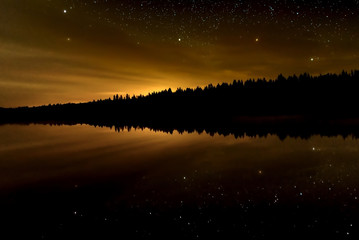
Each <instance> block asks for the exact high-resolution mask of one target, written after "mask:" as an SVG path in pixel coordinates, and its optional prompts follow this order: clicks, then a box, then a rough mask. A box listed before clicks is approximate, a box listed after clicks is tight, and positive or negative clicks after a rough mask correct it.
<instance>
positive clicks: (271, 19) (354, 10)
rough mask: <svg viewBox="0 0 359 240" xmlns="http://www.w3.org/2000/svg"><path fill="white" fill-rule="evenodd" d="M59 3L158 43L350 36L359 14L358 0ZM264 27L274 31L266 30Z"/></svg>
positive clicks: (98, 20)
mask: <svg viewBox="0 0 359 240" xmlns="http://www.w3.org/2000/svg"><path fill="white" fill-rule="evenodd" d="M64 7H65V9H64V10H63V13H64V14H67V13H69V12H68V10H67V9H75V8H76V9H79V10H80V11H81V12H83V13H85V14H87V15H89V16H90V17H91V18H92V19H93V20H94V21H97V22H99V23H105V24H109V25H114V26H116V27H117V28H118V29H119V30H121V31H124V32H127V33H128V34H129V35H130V36H134V37H137V38H147V39H148V38H150V39H158V38H159V40H161V41H173V40H174V39H178V41H181V40H182V39H189V40H193V41H194V40H201V41H202V42H203V41H204V39H206V40H207V42H214V41H215V39H217V36H218V35H221V34H224V33H232V34H237V33H241V34H245V35H252V34H255V32H258V31H259V32H261V33H263V34H278V32H279V31H286V32H287V35H290V36H291V37H301V36H303V35H306V36H307V38H308V39H313V38H314V39H316V40H318V41H319V40H320V41H327V39H328V38H331V39H338V38H343V37H347V36H348V35H353V28H355V29H357V28H358V27H357V26H355V25H353V24H352V22H353V21H356V20H358V16H359V2H358V1H351V2H350V3H344V2H342V1H331V2H327V1H319V0H316V1H303V0H291V1H276V0H261V1H255V2H253V1H246V0H238V1H210V2H209V1H204V0H197V1H183V0H180V1H113V0H104V1H100V0H98V1H92V0H91V1H85V0H84V1H74V0H67V1H65V4H64ZM269 26H270V27H271V28H272V30H274V31H268V30H266V28H268V27H269ZM178 36H183V37H181V38H179V37H178ZM351 37H352V38H355V39H357V38H358V37H359V36H358V35H357V34H355V35H354V36H351ZM258 40H259V39H258V38H257V39H256V41H258ZM188 42H189V41H188ZM191 44H192V43H191Z"/></svg>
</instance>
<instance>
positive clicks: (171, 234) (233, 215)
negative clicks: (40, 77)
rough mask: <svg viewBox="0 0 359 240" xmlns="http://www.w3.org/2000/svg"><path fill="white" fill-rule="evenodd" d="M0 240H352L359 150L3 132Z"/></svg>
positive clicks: (81, 129)
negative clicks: (271, 239) (308, 239)
mask: <svg viewBox="0 0 359 240" xmlns="http://www.w3.org/2000/svg"><path fill="white" fill-rule="evenodd" d="M0 136H1V138H0V189H1V192H0V197H1V198H0V199H1V200H0V204H1V205H0V211H1V216H0V220H1V223H2V224H1V227H0V228H2V229H1V231H0V235H2V236H3V237H1V239H16V238H18V237H27V238H35V239H78V238H84V237H96V238H98V239H118V237H123V238H125V239H158V238H159V237H167V238H169V239H208V238H209V237H211V238H217V239H237V238H238V237H243V239H267V238H269V237H272V236H277V237H278V236H284V237H290V238H292V239H293V238H302V237H308V236H310V237H314V236H317V237H329V238H337V239H355V238H356V237H358V229H359V205H358V204H359V199H358V198H359V175H358V174H359V140H357V139H353V138H346V139H344V138H343V137H340V136H338V137H321V136H312V137H311V138H309V139H299V138H298V139H294V138H286V139H285V140H280V139H279V138H278V137H277V136H270V135H269V136H267V137H265V138H263V137H243V138H237V139H236V138H235V137H233V136H226V137H224V136H219V135H214V136H210V135H208V134H206V133H202V134H198V133H192V134H189V133H183V134H179V133H178V132H174V133H173V134H169V133H163V132H154V131H151V130H149V129H143V130H141V129H137V130H135V129H131V130H130V131H128V130H124V131H120V132H117V131H115V130H114V129H110V128H95V127H93V126H88V125H74V126H65V125H64V126H50V125H4V126H0Z"/></svg>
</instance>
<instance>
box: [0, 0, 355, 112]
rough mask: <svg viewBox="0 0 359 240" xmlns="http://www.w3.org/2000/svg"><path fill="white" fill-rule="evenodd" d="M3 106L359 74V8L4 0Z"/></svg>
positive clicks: (0, 38) (318, 1) (291, 2)
mask: <svg viewBox="0 0 359 240" xmlns="http://www.w3.org/2000/svg"><path fill="white" fill-rule="evenodd" d="M0 9H1V14H0V73H1V74H0V106H2V107H16V106H24V105H29V106H33V105H42V104H49V103H52V104H54V103H66V102H82V101H91V100H93V99H99V98H108V97H111V96H112V95H113V94H115V93H119V94H126V93H129V94H130V95H132V94H136V95H137V94H147V93H148V92H152V91H159V90H163V89H167V88H169V87H171V88H172V89H176V88H177V87H182V88H186V87H197V86H205V85H207V84H209V83H212V84H217V83H221V82H232V81H233V79H242V80H246V79H248V78H258V77H265V78H267V79H268V78H275V77H276V76H277V75H278V74H279V73H282V74H284V75H285V76H288V75H292V74H300V73H303V72H309V73H310V74H314V75H317V74H325V73H327V72H332V73H338V72H340V71H342V70H352V69H358V68H359V24H358V23H359V1H341V0H338V1H326V0H312V1H304V0H287V1H285V0H283V1H275V0H258V1H247V0H233V1H215V0H213V1H211V0H206V1H205V0H187V1H184V0H179V1H173V0H156V1H154V0H152V1H140V0H122V1H118V0H91V1H90V0H62V1H60V0H21V1H14V0H1V1H0Z"/></svg>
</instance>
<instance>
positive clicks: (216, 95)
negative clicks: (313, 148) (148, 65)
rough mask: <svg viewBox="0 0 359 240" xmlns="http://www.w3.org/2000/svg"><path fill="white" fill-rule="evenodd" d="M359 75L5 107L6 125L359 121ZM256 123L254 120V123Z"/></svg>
mask: <svg viewBox="0 0 359 240" xmlns="http://www.w3.org/2000/svg"><path fill="white" fill-rule="evenodd" d="M358 92H359V71H358V70H353V71H351V72H349V73H348V72H345V71H343V72H342V73H340V74H326V75H319V76H311V75H309V74H307V73H304V74H301V75H299V76H296V75H294V76H289V77H287V78H286V77H284V76H283V75H279V76H278V77H277V78H276V79H275V80H266V79H256V80H255V79H249V80H247V81H242V80H233V82H232V83H222V84H218V85H216V86H214V85H212V84H209V85H208V86H206V87H204V88H201V87H197V88H195V89H192V88H187V89H182V88H178V89H176V90H175V91H173V90H172V89H166V90H163V91H160V92H153V93H150V94H148V95H146V96H144V95H140V96H129V95H126V96H122V95H114V96H113V97H111V98H108V99H101V100H93V101H91V102H87V103H76V104H75V103H68V104H54V105H51V104H50V105H46V106H38V107H19V108H1V109H0V114H1V120H0V122H2V123H13V122H39V121H73V122H85V123H86V122H106V121H107V122H108V121H110V122H123V123H125V122H128V123H131V124H130V125H133V124H137V123H139V124H141V125H146V124H152V125H153V124H157V123H158V124H162V125H163V124H165V125H166V124H175V123H176V124H177V123H181V124H183V125H188V124H190V125H202V126H205V125H206V124H209V125H213V124H217V123H221V124H223V123H226V124H229V123H233V122H234V123H235V122H236V121H242V122H243V121H245V119H252V120H253V119H257V120H258V119H264V118H267V119H268V117H272V118H273V117H274V118H278V119H279V118H281V119H283V118H287V119H293V118H296V119H298V118H300V119H302V118H305V119H316V120H318V121H322V120H328V119H330V120H335V119H348V118H356V117H359V110H358V103H359V95H358ZM254 121H255V120H254Z"/></svg>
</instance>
